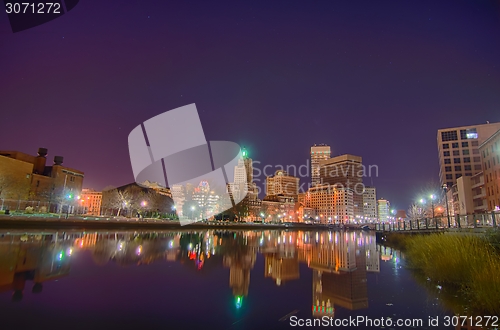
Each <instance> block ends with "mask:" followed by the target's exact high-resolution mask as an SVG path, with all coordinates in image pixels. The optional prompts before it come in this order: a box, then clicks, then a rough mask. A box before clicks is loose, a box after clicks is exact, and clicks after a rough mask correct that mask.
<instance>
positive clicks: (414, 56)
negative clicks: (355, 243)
mask: <svg viewBox="0 0 500 330" xmlns="http://www.w3.org/2000/svg"><path fill="white" fill-rule="evenodd" d="M499 36H500V4H499V2H498V1H496V2H494V1H481V2H472V1H469V2H464V1H460V2H459V1H448V2H445V1H418V2H402V1H392V2H389V1H387V2H375V1H365V2H357V1H348V2H344V3H340V2H334V1H323V2H315V3H310V2H305V1H272V2H269V1H252V2H249V3H248V4H242V3H237V2H234V1H233V2H226V3H223V2H220V3H218V4H217V5H215V4H214V3H212V2H196V3H194V2H191V3H189V2H178V3H177V4H174V3H173V2H171V1H125V0H121V1H105V2H103V1H80V3H79V4H78V5H77V6H76V7H75V8H74V9H73V10H72V11H71V12H69V13H67V14H65V15H63V16H62V17H60V18H58V19H55V20H54V21H51V22H49V23H47V24H44V25H41V26H38V27H35V28H32V29H29V30H25V31H23V32H19V33H15V34H14V33H12V31H11V29H10V26H9V22H8V19H7V15H6V14H4V13H0V58H1V59H2V61H1V64H0V91H1V92H0V126H1V127H0V149H14V150H20V151H23V152H27V153H32V154H35V153H36V151H37V148H38V147H45V148H48V149H49V157H50V159H51V160H52V158H53V156H55V155H62V156H64V158H65V161H64V164H65V165H66V166H70V167H74V168H77V169H80V170H83V171H84V172H85V186H87V187H92V188H96V189H102V188H103V187H105V186H108V185H115V186H116V185H122V184H125V183H129V182H132V181H133V176H132V170H131V166H130V160H129V155H128V146H127V137H128V134H129V132H130V131H131V130H132V129H133V128H134V127H135V126H137V125H138V124H140V123H141V122H143V121H145V120H147V119H149V118H151V117H153V116H155V115H157V114H160V113H162V112H164V111H167V110H171V109H174V108H176V107H180V106H183V105H186V104H190V103H196V105H197V107H198V111H199V113H200V117H201V120H202V123H203V125H204V130H205V135H206V137H207V140H230V141H235V142H237V143H239V144H240V145H244V146H246V147H247V148H248V149H249V151H250V155H251V157H252V158H253V159H254V160H259V161H260V162H262V164H271V165H276V164H283V165H287V164H296V165H297V166H298V165H301V164H305V161H306V159H307V158H308V157H309V147H310V146H311V145H312V144H314V143H327V144H330V145H331V146H332V152H333V154H334V155H336V154H342V153H352V154H356V155H360V156H362V157H363V161H364V163H365V164H366V165H369V164H375V165H378V167H379V177H376V178H373V183H374V185H375V186H376V187H377V188H378V197H385V198H387V199H389V200H391V201H392V203H393V205H395V207H397V208H402V209H405V208H406V207H407V205H408V204H409V203H410V202H411V201H412V199H413V198H416V194H417V193H418V192H419V191H420V190H421V187H422V186H425V185H426V184H427V183H428V182H429V181H432V180H434V181H438V160H437V147H436V130H437V129H438V128H443V127H451V126H459V125H469V124H478V123H485V122H486V121H487V120H489V121H491V122H495V121H500V107H499V105H500V37H499ZM186 133H187V134H189V132H186ZM305 180H306V179H302V182H304V181H305ZM365 183H366V184H371V180H370V178H368V179H367V180H366V181H365Z"/></svg>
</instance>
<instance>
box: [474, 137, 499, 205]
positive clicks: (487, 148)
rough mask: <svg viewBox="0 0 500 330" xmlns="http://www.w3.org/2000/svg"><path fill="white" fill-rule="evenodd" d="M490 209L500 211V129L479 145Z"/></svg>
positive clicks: (487, 201)
mask: <svg viewBox="0 0 500 330" xmlns="http://www.w3.org/2000/svg"><path fill="white" fill-rule="evenodd" d="M479 152H480V154H481V158H482V163H483V173H484V183H485V191H486V205H487V207H488V211H500V130H498V131H497V132H496V133H494V134H493V135H492V136H491V137H489V138H488V139H487V140H486V141H484V142H483V143H482V144H481V145H480V146H479Z"/></svg>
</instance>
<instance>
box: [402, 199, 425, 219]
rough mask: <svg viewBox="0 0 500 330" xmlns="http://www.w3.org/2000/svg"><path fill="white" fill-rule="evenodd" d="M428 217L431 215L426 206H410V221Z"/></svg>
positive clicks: (408, 214)
mask: <svg viewBox="0 0 500 330" xmlns="http://www.w3.org/2000/svg"><path fill="white" fill-rule="evenodd" d="M428 215H429V213H428V209H427V208H426V207H425V206H422V205H418V204H416V203H413V204H411V205H410V208H409V209H408V212H407V214H406V217H407V218H408V220H411V221H413V220H420V219H423V218H425V217H427V216H428Z"/></svg>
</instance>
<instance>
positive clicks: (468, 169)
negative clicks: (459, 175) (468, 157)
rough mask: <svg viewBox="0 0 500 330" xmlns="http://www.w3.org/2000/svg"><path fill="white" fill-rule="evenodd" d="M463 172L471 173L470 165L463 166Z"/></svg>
mask: <svg viewBox="0 0 500 330" xmlns="http://www.w3.org/2000/svg"><path fill="white" fill-rule="evenodd" d="M464 170H465V171H472V166H470V165H465V166H464Z"/></svg>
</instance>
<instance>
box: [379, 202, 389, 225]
mask: <svg viewBox="0 0 500 330" xmlns="http://www.w3.org/2000/svg"><path fill="white" fill-rule="evenodd" d="M377 204H378V219H379V221H388V220H389V216H390V214H391V211H390V207H391V203H389V201H388V200H387V199H383V198H382V199H379V200H378V201H377Z"/></svg>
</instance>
